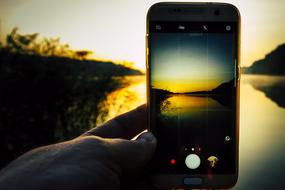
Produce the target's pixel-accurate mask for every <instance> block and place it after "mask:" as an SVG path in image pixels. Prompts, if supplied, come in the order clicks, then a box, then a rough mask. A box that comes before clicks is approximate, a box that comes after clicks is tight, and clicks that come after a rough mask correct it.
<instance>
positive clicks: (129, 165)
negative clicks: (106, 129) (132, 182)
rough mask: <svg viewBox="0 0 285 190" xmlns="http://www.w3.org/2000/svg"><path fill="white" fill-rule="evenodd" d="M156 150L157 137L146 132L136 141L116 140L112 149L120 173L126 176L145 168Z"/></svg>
mask: <svg viewBox="0 0 285 190" xmlns="http://www.w3.org/2000/svg"><path fill="white" fill-rule="evenodd" d="M155 148H156V139H155V137H154V136H153V134H152V133H151V132H145V133H142V134H141V135H140V136H139V137H138V138H137V139H136V140H124V139H114V141H113V143H112V145H111V148H110V149H111V153H112V159H113V161H114V162H115V163H116V164H117V166H118V168H119V170H120V173H122V174H126V173H132V172H134V171H137V170H139V169H141V168H143V167H144V166H145V165H146V164H147V162H148V161H149V160H150V159H151V157H152V156H153V154H154V151H155Z"/></svg>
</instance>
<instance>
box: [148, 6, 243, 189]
mask: <svg viewBox="0 0 285 190" xmlns="http://www.w3.org/2000/svg"><path fill="white" fill-rule="evenodd" d="M175 9H176V10H180V11H172V10H175ZM183 10H187V12H186V11H183ZM192 10H193V12H192ZM215 10H219V11H221V12H222V14H220V15H218V16H214V15H213V13H214V11H215ZM185 12H186V13H185ZM151 21H187V22H188V21H189V22H191V21H193V22H197V21H198V22H219V21H220V22H222V21H224V22H236V23H237V31H236V32H237V52H236V53H237V58H236V65H237V68H236V69H237V70H236V71H237V72H236V78H237V86H236V93H237V94H236V95H237V96H236V97H237V99H236V162H235V164H236V173H234V174H228V175H217V174H215V175H213V178H212V179H211V180H209V179H207V178H206V175H184V174H181V175H177V174H151V181H152V183H153V184H154V185H155V186H156V187H158V188H162V189H164V188H231V187H233V186H234V185H235V184H236V182H237V179H238V158H239V99H240V98H239V96H240V95H239V94H240V92H239V91H240V13H239V10H238V9H237V8H236V7H235V6H234V5H231V4H227V3H186V2H181V3H178V2H161V3H156V4H154V5H152V6H151V7H150V8H149V10H148V13H147V23H146V25H147V27H146V74H147V108H148V113H149V114H148V127H149V128H148V130H149V131H152V130H153V129H151V127H150V126H151V125H150V121H151V120H150V109H151V108H150V106H149V105H150V86H151V85H150V71H149V69H150V67H149V64H151V63H150V62H149V58H150V51H149V46H148V44H149V38H148V37H149V24H150V22H151ZM186 178H190V179H196V178H199V179H201V180H202V183H201V184H185V183H184V179H186Z"/></svg>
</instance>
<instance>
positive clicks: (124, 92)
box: [96, 76, 146, 125]
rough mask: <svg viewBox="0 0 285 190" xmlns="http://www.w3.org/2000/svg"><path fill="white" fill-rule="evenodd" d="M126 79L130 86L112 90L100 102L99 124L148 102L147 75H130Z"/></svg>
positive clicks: (97, 121)
mask: <svg viewBox="0 0 285 190" xmlns="http://www.w3.org/2000/svg"><path fill="white" fill-rule="evenodd" d="M125 80H128V81H129V83H130V85H129V86H126V87H123V88H120V89H118V90H115V91H114V92H111V93H110V94H108V95H107V97H106V99H105V100H104V101H103V102H101V103H100V105H99V108H100V111H99V115H98V117H97V120H96V124H97V125H100V124H102V123H104V122H105V121H107V120H109V119H112V118H114V117H116V116H117V115H120V114H122V113H125V112H127V111H130V110H132V109H134V108H136V107H138V106H140V105H141V104H144V103H146V84H145V76H129V77H126V79H125Z"/></svg>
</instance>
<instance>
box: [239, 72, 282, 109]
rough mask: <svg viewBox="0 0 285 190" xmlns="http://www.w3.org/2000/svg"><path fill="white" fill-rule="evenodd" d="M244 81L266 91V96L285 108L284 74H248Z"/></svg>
mask: <svg viewBox="0 0 285 190" xmlns="http://www.w3.org/2000/svg"><path fill="white" fill-rule="evenodd" d="M244 82H247V83H249V84H251V85H252V86H253V88H255V89H256V90H259V91H262V92H264V94H265V95H266V97H268V98H270V99H271V100H272V101H274V102H275V103H276V104H277V105H278V106H280V107H283V108H285V98H284V97H285V77H284V76H267V75H247V76H246V77H245V80H244Z"/></svg>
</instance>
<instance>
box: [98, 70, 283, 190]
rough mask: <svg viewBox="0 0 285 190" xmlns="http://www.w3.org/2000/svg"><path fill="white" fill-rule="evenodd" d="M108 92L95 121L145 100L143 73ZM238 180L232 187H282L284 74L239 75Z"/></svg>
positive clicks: (117, 113)
mask: <svg viewBox="0 0 285 190" xmlns="http://www.w3.org/2000/svg"><path fill="white" fill-rule="evenodd" d="M128 80H130V81H132V82H131V85H129V86H127V87H125V88H121V89H119V90H116V91H114V92H112V93H110V94H109V95H108V96H107V98H106V100H105V101H104V102H102V104H104V106H103V107H104V110H102V112H101V113H102V114H101V115H99V117H98V118H97V123H102V122H104V121H106V120H108V119H110V118H112V117H114V116H116V115H119V114H121V113H124V112H126V111H128V110H131V109H133V108H135V107H137V106H139V105H141V104H143V103H145V102H146V95H145V92H146V85H145V76H136V77H129V79H128ZM240 92H241V94H240V151H239V153H240V155H239V164H240V165H239V180H238V183H237V185H236V186H235V187H234V189H242V190H244V189H274V188H278V189H284V188H285V180H284V171H285V130H284V129H285V103H284V102H285V77H274V76H259V75H242V77H241V88H240Z"/></svg>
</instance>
